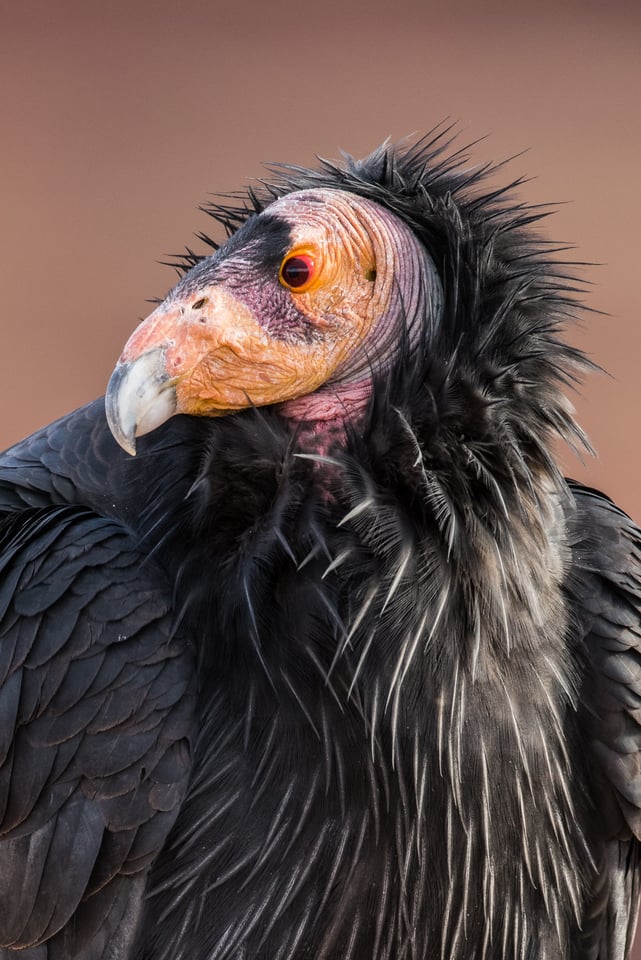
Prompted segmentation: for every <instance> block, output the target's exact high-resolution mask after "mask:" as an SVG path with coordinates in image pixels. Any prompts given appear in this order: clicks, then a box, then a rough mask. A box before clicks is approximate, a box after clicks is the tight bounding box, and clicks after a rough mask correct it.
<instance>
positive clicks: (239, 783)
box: [0, 131, 641, 960]
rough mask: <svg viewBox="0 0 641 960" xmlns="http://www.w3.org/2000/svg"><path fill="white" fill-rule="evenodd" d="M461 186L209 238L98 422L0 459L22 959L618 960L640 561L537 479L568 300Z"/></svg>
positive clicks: (560, 414) (421, 164) (280, 210)
mask: <svg viewBox="0 0 641 960" xmlns="http://www.w3.org/2000/svg"><path fill="white" fill-rule="evenodd" d="M467 162H468V161H467V158H466V155H465V153H464V152H463V151H458V152H454V153H451V148H450V146H449V143H447V137H446V136H445V134H444V133H443V132H442V131H441V132H438V131H437V132H436V133H434V134H433V135H431V137H430V138H427V139H426V140H424V141H421V142H419V143H418V144H415V145H414V146H407V145H401V146H399V147H394V146H391V145H388V144H386V145H384V146H382V147H381V148H379V149H378V150H376V151H375V152H374V153H373V154H372V155H371V156H369V157H367V158H366V159H365V160H362V161H354V160H352V159H351V158H349V157H347V158H345V160H344V161H342V163H341V164H337V165H335V164H331V163H328V162H324V161H321V162H320V163H319V167H318V169H316V170H306V169H301V168H296V167H290V166H283V167H281V168H276V169H274V170H272V174H271V177H272V179H271V180H270V181H269V182H267V183H265V184H260V185H259V186H258V187H257V188H256V189H255V190H252V191H250V192H249V193H248V194H247V196H246V197H245V198H244V199H243V198H239V197H237V198H235V199H234V198H231V199H228V200H225V201H224V202H222V203H220V204H219V205H217V206H214V207H212V209H211V210H210V212H211V213H212V214H213V216H214V217H215V218H216V219H217V220H218V221H220V222H221V223H222V224H223V225H224V226H225V227H226V229H227V233H228V235H229V237H228V239H227V241H226V242H225V243H224V244H223V245H222V246H220V249H218V248H216V245H215V244H214V242H213V241H210V243H211V245H212V247H213V248H214V252H213V254H212V255H211V256H203V257H200V256H198V255H196V254H194V253H192V252H191V251H189V252H188V253H187V254H186V256H185V257H184V258H183V261H182V265H183V267H184V271H183V273H184V275H183V276H182V278H181V279H180V281H179V283H178V285H177V286H176V287H175V288H174V289H173V290H172V291H171V292H170V293H169V295H168V296H167V298H166V299H165V300H164V301H163V302H162V303H161V304H160V305H159V306H158V307H157V309H155V310H154V311H153V313H152V314H151V316H150V317H149V318H148V319H147V320H146V321H145V322H144V323H143V324H142V325H141V326H139V327H138V328H137V330H136V331H135V332H134V334H133V335H132V337H131V339H130V340H129V342H128V344H127V345H126V347H125V349H124V352H123V354H122V357H121V359H120V361H119V362H118V365H117V366H116V369H115V372H114V374H113V376H112V379H111V381H110V384H109V387H108V390H107V395H106V413H105V404H104V403H103V402H102V401H97V402H95V403H92V404H89V405H88V406H86V407H84V408H82V409H81V410H78V411H76V412H75V413H72V414H70V415H69V416H67V417H65V418H63V419H62V420H60V421H58V422H57V423H54V424H52V425H51V426H49V427H46V428H45V429H43V430H41V431H40V432H39V433H36V434H35V435H34V436H32V437H30V438H29V439H27V440H25V441H24V442H23V443H20V444H18V445H17V446H15V447H13V448H12V449H11V450H9V451H7V452H6V453H5V454H4V456H3V457H2V459H1V461H0V464H1V465H0V508H1V510H2V518H3V519H2V525H1V527H0V568H1V570H2V580H1V588H0V945H1V946H0V958H1V960H303V958H307V960H499V958H500V960H508V958H509V960H512V958H518V960H558V958H572V960H622V958H624V957H625V956H627V953H628V951H629V948H630V943H631V940H632V937H633V933H634V927H635V918H636V913H637V908H638V903H639V843H638V838H639V837H640V836H641V770H640V764H639V759H640V749H641V731H640V728H639V724H640V723H641V625H640V624H641V533H640V531H639V529H638V528H637V527H636V526H635V525H634V524H633V523H632V521H631V520H629V519H628V518H627V517H626V516H625V515H624V514H623V513H622V512H621V511H620V510H619V509H618V508H617V507H616V506H615V505H614V504H613V503H612V502H611V501H610V500H609V499H608V498H607V497H605V496H604V495H603V494H601V493H598V492H597V491H595V490H590V489H586V488H585V487H582V486H580V485H579V484H577V483H574V482H572V481H567V480H565V479H563V477H562V475H561V473H560V472H559V468H558V466H557V464H556V463H555V460H554V456H553V452H552V445H553V442H554V441H555V440H556V439H557V438H559V437H561V438H563V439H564V440H569V441H570V442H571V443H574V444H575V445H581V444H582V443H583V442H584V441H583V436H582V434H581V432H580V430H579V428H578V427H577V426H576V425H575V422H574V420H573V416H572V408H571V406H570V404H569V403H568V401H567V400H566V398H565V395H564V390H565V389H567V388H568V386H571V385H572V384H573V383H574V381H575V379H576V378H577V377H579V376H580V375H581V373H582V370H584V369H585V368H586V367H587V366H588V364H587V361H586V360H585V358H584V357H583V356H582V354H581V353H580V352H579V351H577V350H576V349H574V348H572V347H571V346H568V345H567V344H566V342H565V341H564V339H563V337H562V334H563V329H564V327H565V325H566V322H567V321H569V320H571V319H572V318H573V316H574V315H575V314H576V312H577V310H578V306H577V303H576V297H577V293H576V290H577V284H576V282H575V281H574V280H573V279H572V277H571V276H570V275H569V274H571V272H572V271H571V270H570V269H569V268H568V267H567V265H565V264H562V263H558V262H555V253H554V248H552V247H551V246H549V245H548V244H546V243H545V242H544V241H542V240H540V239H537V236H536V235H535V233H534V232H533V230H534V229H535V228H534V226H533V225H534V224H535V223H536V221H537V220H539V219H540V217H541V216H542V211H541V210H537V209H534V208H530V207H528V206H526V205H524V204H521V203H519V202H517V200H516V199H514V188H515V187H516V184H512V185H511V186H510V187H509V188H507V189H506V190H501V189H498V190H497V189H490V188H489V187H487V186H485V185H484V184H485V176H486V174H487V173H488V172H490V171H489V169H488V168H484V169H479V168H470V167H469V166H468V165H467ZM230 414H231V415H230ZM174 415H177V416H174ZM114 438H115V439H114ZM116 441H117V443H116ZM118 444H119V445H120V446H118ZM121 448H124V449H121ZM134 453H135V454H136V456H135V457H134V456H132V454H134Z"/></svg>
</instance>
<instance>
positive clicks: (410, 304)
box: [279, 198, 443, 452]
mask: <svg viewBox="0 0 641 960" xmlns="http://www.w3.org/2000/svg"><path fill="white" fill-rule="evenodd" d="M299 202H300V201H299ZM368 208H369V212H370V213H371V215H369V216H368ZM359 221H360V224H361V228H362V229H364V230H366V231H367V240H368V244H369V245H370V246H371V249H372V251H373V259H374V264H375V269H376V281H375V283H374V292H373V294H372V302H371V308H372V310H373V313H374V322H373V323H372V326H371V328H370V330H369V333H368V335H367V336H366V337H365V339H364V340H362V341H361V342H358V343H355V344H354V346H353V349H352V350H351V351H350V352H349V356H348V357H347V358H346V360H345V361H344V362H343V363H342V364H341V365H340V366H339V367H338V369H337V370H336V372H335V374H334V376H333V377H332V379H331V380H329V381H328V382H327V383H326V384H324V385H323V386H322V387H320V388H319V389H318V390H316V391H315V392H314V393H312V394H308V395H306V396H303V397H297V398H296V399H294V400H288V401H286V402H285V403H282V404H281V405H280V407H279V410H280V413H281V414H282V416H283V417H285V419H287V420H289V421H290V422H291V424H292V427H294V428H295V429H296V430H297V431H298V434H299V437H300V438H301V440H302V441H303V443H304V445H306V446H307V445H310V446H312V447H313V448H314V449H315V450H316V451H317V452H322V451H323V450H324V449H325V448H326V447H327V446H328V445H329V443H330V441H331V439H332V438H333V437H335V436H336V435H337V434H338V433H342V432H343V431H344V428H345V426H346V424H348V423H349V425H350V426H352V427H354V426H358V422H359V420H361V419H362V417H363V415H364V413H365V411H366V409H367V405H368V402H369V399H370V396H371V391H372V385H373V380H374V378H375V377H380V376H381V375H384V374H385V373H386V372H387V371H388V370H389V369H390V368H391V366H392V364H393V363H394V361H395V360H396V359H397V358H398V356H399V354H400V352H401V351H402V350H403V351H406V352H407V353H410V352H411V351H413V350H414V349H415V348H416V346H417V344H418V342H419V339H421V338H422V339H424V340H427V341H429V340H430V331H431V330H432V329H433V328H434V327H435V326H436V324H437V323H438V322H439V318H440V315H441V312H442V307H443V292H442V288H441V283H440V280H439V277H438V274H437V272H436V267H435V265H434V263H433V261H432V260H431V258H430V257H429V255H428V254H427V252H426V250H425V248H424V247H423V246H422V245H421V244H420V243H419V241H418V240H417V238H416V237H415V235H414V234H413V232H412V231H411V230H410V229H409V227H408V226H406V224H404V223H403V222H402V221H400V220H399V219H398V218H397V217H395V216H394V215H393V214H391V213H390V212H389V211H387V210H385V209H384V208H381V207H379V206H378V205H377V204H370V203H369V202H368V201H364V200H362V199H361V198H359ZM426 328H427V329H426ZM426 334H427V336H426Z"/></svg>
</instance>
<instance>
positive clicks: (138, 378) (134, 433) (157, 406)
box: [105, 347, 178, 457]
mask: <svg viewBox="0 0 641 960" xmlns="http://www.w3.org/2000/svg"><path fill="white" fill-rule="evenodd" d="M165 352H166V351H165V348H164V347H154V348H153V349H151V350H148V351H146V352H145V353H143V354H141V356H139V357H138V358H137V359H136V360H133V361H126V360H125V361H121V362H119V363H118V365H117V366H116V369H115V370H114V372H113V373H112V375H111V379H110V380H109V385H108V386H107V392H106V395H105V412H106V414H107V423H108V424H109V429H110V430H111V432H112V434H113V436H114V439H115V440H116V441H117V442H118V443H119V444H120V446H121V447H122V448H123V450H125V451H126V452H127V453H129V454H131V456H132V457H133V456H135V455H136V437H142V436H144V434H146V433H150V432H151V431H152V430H155V429H156V427H159V426H160V425H161V424H162V423H164V422H165V421H166V420H169V418H170V417H173V415H174V414H175V413H176V412H177V410H178V402H177V397H176V389H175V384H176V378H175V377H170V375H169V374H168V373H167V369H166V365H165Z"/></svg>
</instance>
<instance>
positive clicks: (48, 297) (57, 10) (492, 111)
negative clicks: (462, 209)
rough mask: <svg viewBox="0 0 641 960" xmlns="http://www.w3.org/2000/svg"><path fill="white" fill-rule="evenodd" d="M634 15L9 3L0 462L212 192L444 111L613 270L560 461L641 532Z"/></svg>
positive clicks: (599, 282) (101, 381) (82, 385)
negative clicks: (583, 443) (579, 447)
mask: <svg viewBox="0 0 641 960" xmlns="http://www.w3.org/2000/svg"><path fill="white" fill-rule="evenodd" d="M639 8H641V4H637V3H636V2H630V3H620V2H619V3H617V2H616V0H615V2H611V3H609V4H606V3H602V2H599V3H596V2H584V3H578V2H577V3H570V4H568V3H563V2H562V0H559V2H558V3H551V2H550V3H535V4H527V5H523V6H519V4H518V3H512V4H510V5H508V4H505V5H504V6H503V5H500V4H489V5H488V4H475V3H474V2H472V0H469V2H460V3H453V4H451V5H449V6H448V5H447V4H445V3H443V2H420V0H394V2H391V3H390V2H384V0H369V2H367V0H359V2H355V3H350V2H337V0H327V2H325V3H322V4H320V3H309V2H304V0H275V2H269V3H265V2H260V0H254V2H253V3H250V2H245V3H243V2H240V3H239V4H236V5H235V4H233V2H232V0H227V2H226V3H217V2H216V0H209V2H204V0H203V2H201V0H186V2H184V3H182V4H181V3H179V2H175V3H172V4H170V3H166V2H165V3H157V4H151V3H139V4H136V3H134V2H131V3H127V4H125V3H123V2H111V3H108V2H100V3H98V2H90V0H84V2H80V0H76V2H74V0H72V2H68V0H55V2H44V0H43V2H38V3H33V2H29V0H22V2H18V0H15V2H14V3H10V2H9V0H0V93H1V96H0V111H1V127H0V131H1V133H0V136H1V142H0V191H1V208H0V209H1V212H0V217H1V220H0V224H1V230H0V247H1V250H0V270H1V271H2V288H1V289H2V296H1V300H0V303H1V309H2V316H1V324H2V340H1V343H2V353H1V369H2V376H1V379H0V448H2V447H4V446H6V445H8V444H10V443H12V442H14V441H15V440H18V439H19V438H20V437H21V436H23V435H25V434H26V433H28V432H31V431H32V430H35V429H36V428H38V427H39V426H41V425H42V424H44V423H46V422H48V421H50V420H52V419H53V418H55V417H57V416H59V415H61V414H63V413H65V412H66V411H68V410H70V409H72V408H73V407H75V406H78V405H80V404H82V403H84V402H85V401H87V400H89V399H91V398H93V397H95V396H97V395H98V394H100V393H102V392H103V390H104V386H105V384H106V381H107V379H108V377H109V374H110V371H111V369H112V366H113V364H114V362H115V360H116V358H117V356H118V354H119V352H120V349H121V347H122V345H123V344H124V341H125V340H126V338H127V336H128V334H129V332H130V330H131V329H132V328H133V326H134V324H135V323H136V321H137V319H138V318H140V317H142V316H144V315H145V314H146V313H147V312H148V310H149V306H148V304H147V303H146V302H145V301H146V299H147V298H151V297H155V296H159V295H163V294H164V293H165V292H166V290H167V289H168V288H169V287H170V286H171V285H172V284H173V282H174V274H173V273H172V271H171V270H170V269H168V268H167V267H164V266H161V265H160V264H159V261H161V260H163V259H165V258H166V257H167V255H168V254H171V253H175V252H179V251H181V250H182V249H183V247H184V245H185V244H187V243H189V244H193V245H194V246H196V247H197V248H198V241H195V240H193V234H194V232H195V231H197V230H201V229H204V230H208V229H210V228H211V229H214V225H213V223H211V222H210V221H208V219H207V218H206V217H205V216H204V215H202V214H200V213H199V212H198V211H197V209H196V208H197V205H198V204H199V203H200V202H202V201H204V200H206V198H207V196H208V193H210V192H215V191H225V190H233V189H236V188H240V187H243V186H244V185H245V184H246V183H247V182H248V180H249V178H251V177H255V176H258V175H260V173H261V167H260V161H265V160H287V161H292V162H298V163H305V164H307V163H310V162H313V157H314V154H320V155H323V156H328V157H332V158H333V157H336V156H337V155H338V150H339V149H340V148H342V149H345V150H347V151H349V152H351V153H354V154H356V155H359V154H363V153H366V152H368V151H369V150H371V149H372V148H373V147H375V146H376V145H377V144H378V143H380V142H381V141H382V140H383V139H384V138H385V137H388V136H391V137H392V138H399V137H402V136H405V135H407V134H411V133H413V132H416V133H424V132H425V131H426V130H428V129H429V128H430V127H432V126H433V125H434V124H435V123H437V122H438V121H440V120H442V119H443V118H446V117H451V118H453V119H454V120H456V121H458V122H459V124H460V129H461V136H460V141H461V142H466V141H472V140H475V139H477V138H479V137H484V136H485V135H489V136H488V137H487V139H485V140H484V141H483V142H481V143H479V144H478V145H477V146H476V147H475V148H474V150H473V157H474V159H475V160H478V161H484V160H488V159H494V160H499V159H503V158H505V157H509V156H512V155H515V154H518V153H520V152H521V151H524V150H526V151H527V152H526V153H525V154H524V155H521V156H519V157H518V158H517V159H515V160H514V161H513V162H512V163H511V164H510V165H509V167H508V169H507V170H504V171H503V173H502V176H503V177H504V178H508V177H509V178H513V177H516V176H519V175H522V174H525V175H528V176H533V177H535V178H536V179H534V180H532V181H531V182H529V183H527V184H525V185H524V186H522V187H521V188H520V195H521V196H522V197H523V198H524V199H528V200H529V201H531V202H533V203H543V202H548V201H555V202H559V203H561V204H562V205H561V206H560V208H559V210H558V212H557V214H556V215H555V216H554V217H552V218H550V219H549V220H547V221H546V222H545V224H544V229H545V231H546V233H547V234H548V235H549V236H551V237H554V238H557V239H560V240H562V241H567V242H569V243H571V244H573V245H575V246H576V248H577V249H576V251H574V252H573V254H571V256H575V257H576V258H577V259H579V260H584V261H590V262H592V263H599V264H601V265H600V266H593V267H588V268H586V270H585V272H584V276H585V277H586V278H587V279H588V280H589V281H590V282H591V283H592V284H593V287H592V289H591V290H590V293H589V304H590V306H591V307H592V308H594V309H595V310H598V311H603V312H604V313H606V314H607V315H598V314H592V315H588V316H587V317H586V321H585V324H584V328H583V329H579V330H577V331H576V332H574V333H573V338H574V340H575V341H576V342H577V343H579V344H580V345H581V346H583V347H584V348H585V349H586V350H587V351H588V352H589V353H590V355H592V356H593V357H594V358H595V359H596V360H597V361H598V362H599V363H600V364H602V365H603V367H605V369H606V370H608V371H609V374H610V375H611V378H609V377H606V376H592V377H591V378H590V379H589V381H588V382H587V383H586V384H585V386H584V389H583V391H582V394H583V395H582V396H580V397H578V398H577V400H576V403H577V407H578V410H579V412H580V419H581V421H582V423H583V424H584V426H585V427H586V429H587V431H588V433H589V435H590V437H591V439H592V441H593V443H594V445H595V447H596V448H597V450H598V453H599V459H598V460H597V461H589V462H587V463H586V464H585V465H582V464H580V463H577V462H575V461H573V460H572V458H571V456H570V455H569V454H568V455H567V457H566V456H564V460H565V461H566V469H567V470H568V471H569V472H571V473H572V474H573V475H575V476H578V477H579V478H581V479H582V480H584V481H586V482H588V483H590V484H591V485H595V486H598V487H601V488H603V489H605V490H607V491H608V492H609V493H610V495H612V496H613V497H614V498H615V499H617V500H618V501H619V503H621V504H622V505H623V506H624V508H625V509H626V510H628V512H630V513H632V514H633V515H634V516H635V517H636V518H637V520H638V519H641V491H640V489H639V482H638V478H639V476H640V474H641V452H640V444H639V440H638V433H639V431H638V423H639V387H638V380H637V371H638V367H639V361H640V359H641V325H640V324H639V322H638V319H637V317H638V308H639V277H640V274H641V257H640V254H641V244H640V241H639V223H640V219H641V218H640V214H641V199H640V198H641V194H640V189H639V173H640V165H639V156H640V152H641V124H640V94H641V69H640V63H641V55H640V52H639V51H640V40H641V29H640V28H641V15H640V14H639V13H638V12H637V11H638V9H639ZM637 956H638V957H641V951H640V952H639V953H638V954H637Z"/></svg>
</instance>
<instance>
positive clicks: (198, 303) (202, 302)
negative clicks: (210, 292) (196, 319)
mask: <svg viewBox="0 0 641 960" xmlns="http://www.w3.org/2000/svg"><path fill="white" fill-rule="evenodd" d="M206 303H207V297H201V299H200V300H196V302H195V303H192V305H191V309H192V310H200V309H201V307H204V306H205V304H206ZM201 323H204V321H203V320H201Z"/></svg>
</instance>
